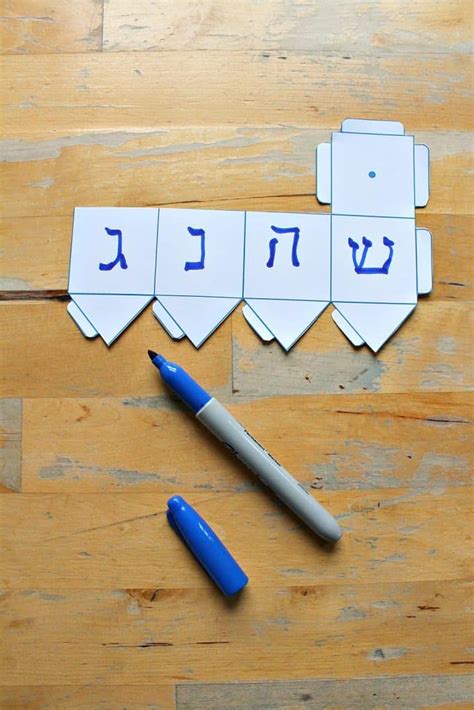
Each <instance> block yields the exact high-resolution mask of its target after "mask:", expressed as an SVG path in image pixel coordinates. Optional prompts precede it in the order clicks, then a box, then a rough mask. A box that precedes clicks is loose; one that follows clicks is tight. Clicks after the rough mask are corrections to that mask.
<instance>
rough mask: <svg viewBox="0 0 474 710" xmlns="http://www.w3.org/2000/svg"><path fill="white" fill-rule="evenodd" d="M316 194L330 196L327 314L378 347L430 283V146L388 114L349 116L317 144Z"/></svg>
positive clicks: (353, 336) (352, 335) (358, 339)
mask: <svg viewBox="0 0 474 710" xmlns="http://www.w3.org/2000/svg"><path fill="white" fill-rule="evenodd" d="M316 164H317V190H316V194H317V198H318V200H319V201H320V202H322V203H328V204H331V207H332V212H331V217H330V219H331V301H332V303H333V304H334V306H335V307H336V310H335V311H334V313H333V319H334V321H335V322H336V324H337V325H338V326H339V328H340V329H341V330H342V331H343V333H344V334H345V335H346V336H347V337H348V339H349V340H350V341H351V342H352V343H353V344H354V345H362V344H363V343H364V342H365V343H367V345H368V346H369V347H370V348H371V349H372V350H373V351H375V352H377V351H378V350H379V349H380V348H381V347H382V345H383V344H384V343H385V342H386V341H387V340H388V338H389V337H390V336H391V335H392V334H393V333H394V332H395V331H396V330H397V329H398V328H399V327H400V325H401V324H402V323H403V321H404V320H405V319H406V318H407V317H408V316H409V315H410V313H411V312H412V311H413V309H414V308H415V306H416V303H417V298H418V294H423V293H429V291H430V290H431V284H432V264H431V235H430V233H429V232H428V231H427V230H425V229H417V228H416V226H415V207H424V206H425V205H426V203H427V201H428V197H429V152H428V148H427V147H426V146H425V145H415V141H414V137H413V136H409V135H405V131H404V128H403V125H402V124H401V123H397V122H394V121H367V120H357V119H348V120H346V121H343V123H342V127H341V131H340V132H336V133H333V134H332V140H331V143H323V144H322V145H320V146H318V149H317V161H316Z"/></svg>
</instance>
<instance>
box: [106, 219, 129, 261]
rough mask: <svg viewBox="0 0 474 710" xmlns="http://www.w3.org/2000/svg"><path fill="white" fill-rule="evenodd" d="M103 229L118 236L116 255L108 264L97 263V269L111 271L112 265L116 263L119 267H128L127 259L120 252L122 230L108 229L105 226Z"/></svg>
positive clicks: (111, 234)
mask: <svg viewBox="0 0 474 710" xmlns="http://www.w3.org/2000/svg"><path fill="white" fill-rule="evenodd" d="M105 231H106V232H107V234H109V235H110V236H111V237H117V238H118V244H117V256H116V257H115V259H114V260H113V261H111V262H109V263H108V264H99V271H112V269H113V268H114V266H117V264H120V268H122V269H128V264H127V260H126V259H125V256H124V254H123V252H122V230H121V229H109V228H108V227H105Z"/></svg>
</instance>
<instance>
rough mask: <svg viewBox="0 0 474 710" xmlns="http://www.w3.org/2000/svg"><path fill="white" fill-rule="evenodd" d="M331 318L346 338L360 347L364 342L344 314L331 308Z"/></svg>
mask: <svg viewBox="0 0 474 710" xmlns="http://www.w3.org/2000/svg"><path fill="white" fill-rule="evenodd" d="M331 318H332V319H333V321H334V323H335V324H336V325H337V327H338V328H339V330H342V332H343V333H344V335H345V336H346V338H347V339H348V340H350V341H351V343H352V345H354V347H356V348H360V346H361V345H363V344H364V341H363V339H362V338H361V337H360V335H359V333H358V332H357V331H356V330H354V328H353V327H352V326H351V324H350V323H349V321H347V320H346V319H345V318H344V316H343V315H342V314H341V313H339V311H338V310H336V309H334V310H333V312H332V313H331Z"/></svg>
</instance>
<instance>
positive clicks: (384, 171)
mask: <svg viewBox="0 0 474 710" xmlns="http://www.w3.org/2000/svg"><path fill="white" fill-rule="evenodd" d="M413 143H414V141H413V136H389V135H381V134H378V135H377V134H370V135H369V134H363V133H333V134H332V212H333V214H345V215H367V216H374V217H375V216H377V217H414V216H415V202H414V197H413V195H414V171H413Z"/></svg>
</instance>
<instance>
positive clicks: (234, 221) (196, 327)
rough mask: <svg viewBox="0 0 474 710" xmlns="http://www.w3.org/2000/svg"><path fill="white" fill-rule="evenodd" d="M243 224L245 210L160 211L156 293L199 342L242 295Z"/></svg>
mask: <svg viewBox="0 0 474 710" xmlns="http://www.w3.org/2000/svg"><path fill="white" fill-rule="evenodd" d="M244 229H245V212H224V211H222V210H221V211H219V210H189V209H184V210H180V209H161V210H160V217H159V225H158V246H157V269H156V284H155V294H156V297H157V299H158V301H159V302H160V303H161V304H162V305H163V306H164V307H165V309H166V311H167V312H168V313H169V315H170V316H171V318H173V320H174V321H176V323H177V324H178V326H179V328H180V329H181V330H182V331H183V332H184V333H185V334H186V335H187V336H188V338H189V339H190V340H191V342H192V343H193V344H194V345H195V346H196V347H199V346H200V345H201V343H203V342H204V340H206V338H208V337H209V335H210V334H211V333H212V332H213V331H214V330H215V329H216V328H217V326H218V325H220V323H221V322H222V320H224V318H226V317H227V316H228V315H229V313H230V312H231V311H232V310H233V309H234V308H235V307H236V306H237V304H238V303H240V301H241V299H242V276H243V259H244ZM159 320H161V319H160V318H159Z"/></svg>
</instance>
